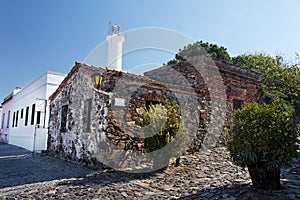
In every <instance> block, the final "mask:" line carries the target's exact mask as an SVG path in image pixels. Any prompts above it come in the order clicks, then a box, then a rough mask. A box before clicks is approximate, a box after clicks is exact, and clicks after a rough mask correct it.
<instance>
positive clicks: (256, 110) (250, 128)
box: [228, 102, 299, 172]
mask: <svg viewBox="0 0 300 200" xmlns="http://www.w3.org/2000/svg"><path fill="white" fill-rule="evenodd" d="M292 114H293V108H292V107H291V106H288V105H287V104H284V103H282V102H281V103H273V104H263V105H259V104H257V103H251V104H247V105H245V106H244V107H243V108H242V109H240V110H237V111H235V113H234V124H233V128H232V133H231V134H232V135H231V137H230V140H229V143H228V148H229V151H230V152H231V154H232V158H233V160H234V162H235V163H236V164H237V165H239V166H242V167H246V166H247V167H248V168H249V167H259V166H265V167H266V168H267V169H268V171H271V172H272V171H278V169H280V167H282V166H289V165H290V164H291V161H292V158H293V157H296V156H297V149H298V148H299V147H298V145H297V142H298V140H297V134H296V129H295V126H294V125H293V123H292V121H291V116H292Z"/></svg>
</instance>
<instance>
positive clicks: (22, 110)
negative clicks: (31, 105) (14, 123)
mask: <svg viewBox="0 0 300 200" xmlns="http://www.w3.org/2000/svg"><path fill="white" fill-rule="evenodd" d="M23 112H24V109H23V108H22V109H21V116H20V119H23Z"/></svg>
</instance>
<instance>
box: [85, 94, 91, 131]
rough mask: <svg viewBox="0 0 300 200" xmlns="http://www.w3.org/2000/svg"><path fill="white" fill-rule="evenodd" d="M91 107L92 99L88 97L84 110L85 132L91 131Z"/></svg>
mask: <svg viewBox="0 0 300 200" xmlns="http://www.w3.org/2000/svg"><path fill="white" fill-rule="evenodd" d="M91 109H92V99H87V100H86V101H85V102H84V110H83V132H91Z"/></svg>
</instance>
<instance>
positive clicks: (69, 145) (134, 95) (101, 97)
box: [47, 61, 260, 170]
mask: <svg viewBox="0 0 300 200" xmlns="http://www.w3.org/2000/svg"><path fill="white" fill-rule="evenodd" d="M201 62H203V61H201ZM213 64H214V65H215V66H216V67H217V69H218V73H219V74H220V75H221V80H222V83H223V87H224V94H225V104H224V103H223V104H222V102H221V101H220V102H219V103H218V99H221V98H222V96H221V94H222V93H221V92H218V90H216V91H215V93H214V96H215V97H216V100H217V101H215V102H213V101H212V99H211V96H212V95H211V94H210V90H211V88H210V87H208V85H207V84H206V83H207V81H208V80H207V78H210V81H211V82H212V84H213V83H214V77H213V76H212V77H205V74H199V72H198V71H197V70H196V69H195V68H193V65H191V64H190V63H188V62H182V63H179V64H176V65H175V64H174V65H170V66H163V67H161V68H159V69H157V70H153V71H150V72H147V73H145V76H139V75H134V74H129V73H124V72H120V71H114V70H110V69H103V68H96V67H94V66H90V65H87V64H82V63H76V65H75V66H74V67H73V69H72V70H71V71H70V73H69V74H68V75H67V77H66V78H65V80H64V81H63V82H62V84H61V85H60V86H59V88H58V89H57V91H56V92H55V93H54V94H53V95H52V96H51V97H50V100H51V103H50V121H49V124H50V126H49V138H48V149H47V151H48V154H50V155H53V156H56V157H59V158H62V159H66V160H69V161H73V162H76V163H82V164H85V165H87V166H90V167H95V168H97V167H102V166H103V164H104V165H107V166H110V167H113V168H115V169H123V170H124V169H128V170H132V169H135V170H140V169H144V168H148V167H150V168H151V163H149V160H147V156H146V153H147V152H145V148H144V138H143V137H141V130H142V128H143V127H141V126H140V125H139V121H140V120H141V119H140V118H141V116H140V115H139V109H140V108H141V107H145V106H147V105H149V103H153V102H154V103H157V102H161V101H165V100H167V101H171V102H172V101H175V102H177V103H179V104H180V107H182V108H184V109H182V112H181V116H182V118H181V119H182V122H183V123H181V124H182V129H183V130H184V131H185V132H186V133H187V135H188V136H189V137H188V140H187V141H186V144H187V145H186V148H185V149H184V151H183V153H184V154H191V153H195V152H199V151H200V148H201V146H203V141H204V138H206V142H207V143H213V142H215V141H219V140H220V138H214V136H215V137H219V135H220V134H221V133H220V134H215V135H211V136H210V137H207V132H208V130H209V128H210V126H211V124H210V123H211V122H212V121H213V120H214V119H213V118H214V117H216V116H218V115H220V116H221V115H223V116H225V117H226V120H225V123H224V124H214V125H213V128H216V127H217V126H220V127H217V128H218V129H216V130H223V128H224V127H225V126H230V122H231V119H232V110H233V109H234V108H236V107H238V106H241V105H242V104H244V103H249V102H257V101H259V100H260V80H259V76H258V74H255V73H252V72H249V71H247V70H244V69H240V68H237V67H234V66H230V65H227V64H224V63H221V62H217V61H215V62H213ZM208 67H209V64H208ZM94 70H99V71H101V72H102V73H103V84H102V85H101V90H103V91H105V92H106V93H109V94H110V95H106V94H102V93H98V92H96V91H95V90H94V89H93V88H94V85H93V83H92V79H91V75H92V73H93V71H94ZM170 70H173V71H174V70H175V71H176V72H177V73H170ZM216 73H217V72H216ZM178 74H179V75H180V76H181V77H179V75H178ZM177 75H178V77H176V76H177ZM182 77H184V78H182ZM174 80H175V81H174ZM176 81H177V82H176ZM212 87H214V86H212ZM219 93H220V95H219V96H218V94H219ZM195 108H196V109H195ZM213 112H215V113H213ZM207 138H208V139H207ZM209 140H211V141H209ZM169 151H172V149H170V150H169ZM149 164H150V165H149Z"/></svg>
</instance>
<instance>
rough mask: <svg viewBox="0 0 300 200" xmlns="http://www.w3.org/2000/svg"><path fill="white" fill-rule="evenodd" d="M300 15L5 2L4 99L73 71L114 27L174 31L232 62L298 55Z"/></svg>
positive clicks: (185, 6)
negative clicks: (221, 51) (51, 75)
mask: <svg viewBox="0 0 300 200" xmlns="http://www.w3.org/2000/svg"><path fill="white" fill-rule="evenodd" d="M299 9H300V1H297V0H289V1H285V0H281V1H279V0H264V1H259V0H251V1H246V0H226V1H221V0H219V1H217V0H210V1H201V0H188V1H179V0H151V1H142V0H128V1H121V0H120V1H113V0H112V1H108V0H107V1H102V0H88V1H84V0H81V1H80V0H51V1H46V0H24V1H23V0H0V60H1V64H0V65H1V73H0V74H1V76H0V101H2V100H3V98H4V97H5V96H6V95H8V94H9V93H10V92H11V91H12V90H13V89H14V88H15V87H16V86H26V85H27V84H28V83H30V82H31V81H32V80H34V79H35V78H37V77H38V76H40V75H42V74H43V73H45V72H46V71H56V72H62V73H68V72H69V70H70V69H71V68H72V67H73V65H74V62H75V61H83V60H84V59H85V58H86V56H87V55H88V54H89V52H90V51H91V50H92V49H93V48H95V47H96V46H97V45H98V44H99V43H100V42H102V41H103V40H105V37H106V35H107V32H108V22H109V21H111V22H112V23H113V24H114V23H117V24H119V25H120V26H121V30H122V31H128V30H131V29H135V28H143V27H161V28H168V29H172V30H175V31H178V32H180V33H183V34H185V35H187V36H188V37H190V38H192V39H193V40H195V41H197V40H203V41H207V42H211V43H216V44H218V45H222V46H224V47H226V48H227V49H228V52H229V53H230V55H232V56H234V55H238V54H243V53H255V52H266V53H269V54H272V55H276V54H280V55H282V54H283V55H286V57H287V58H288V59H290V58H292V57H293V56H294V53H295V52H300V39H299V37H300V26H299V23H300V12H299ZM151 57H154V56H151ZM130 58H131V59H135V57H134V55H132V56H131V57H130ZM138 58H139V59H140V57H139V56H138V55H137V59H138ZM169 58H170V55H166V56H165V57H164V56H157V58H153V59H154V60H155V59H156V60H155V61H154V62H159V63H163V62H167V60H168V59H169ZM142 62H143V61H142ZM147 62H149V61H147ZM132 67H134V66H132Z"/></svg>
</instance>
